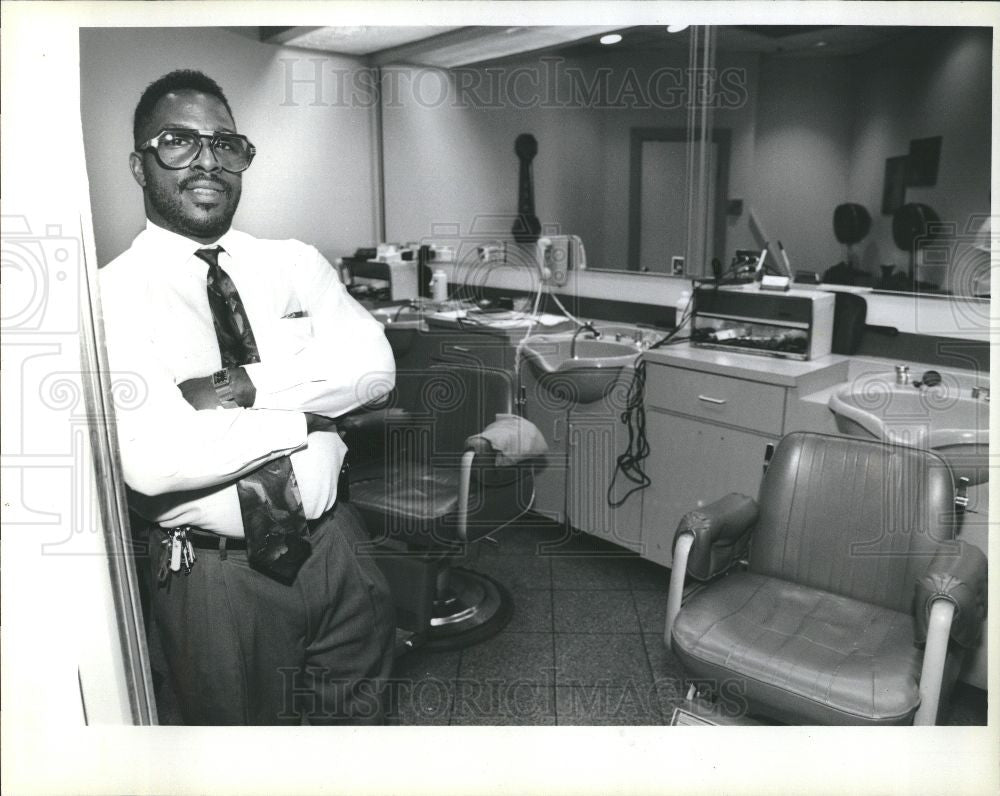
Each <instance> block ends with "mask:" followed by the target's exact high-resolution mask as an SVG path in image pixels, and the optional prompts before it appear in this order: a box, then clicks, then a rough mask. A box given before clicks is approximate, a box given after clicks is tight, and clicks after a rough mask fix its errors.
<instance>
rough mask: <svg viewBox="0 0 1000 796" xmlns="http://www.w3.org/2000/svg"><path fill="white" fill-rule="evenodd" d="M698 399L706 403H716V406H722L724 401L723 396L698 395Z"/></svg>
mask: <svg viewBox="0 0 1000 796" xmlns="http://www.w3.org/2000/svg"><path fill="white" fill-rule="evenodd" d="M698 400H699V401H704V402H705V403H707V404H716V405H718V406H722V405H723V404H724V403H725V402H726V399H725V398H712V397H711V396H710V395H699V396H698Z"/></svg>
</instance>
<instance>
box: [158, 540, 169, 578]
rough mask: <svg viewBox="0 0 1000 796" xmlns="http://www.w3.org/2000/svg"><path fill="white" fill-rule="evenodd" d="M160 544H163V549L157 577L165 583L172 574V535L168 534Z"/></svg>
mask: <svg viewBox="0 0 1000 796" xmlns="http://www.w3.org/2000/svg"><path fill="white" fill-rule="evenodd" d="M160 544H161V545H163V549H162V550H160V568H159V569H158V570H157V571H156V579H157V580H158V581H159V582H160V583H165V582H166V580H167V578H168V577H169V575H170V553H169V545H170V537H169V536H168V537H167V538H166V539H164V540H163V541H162V542H160Z"/></svg>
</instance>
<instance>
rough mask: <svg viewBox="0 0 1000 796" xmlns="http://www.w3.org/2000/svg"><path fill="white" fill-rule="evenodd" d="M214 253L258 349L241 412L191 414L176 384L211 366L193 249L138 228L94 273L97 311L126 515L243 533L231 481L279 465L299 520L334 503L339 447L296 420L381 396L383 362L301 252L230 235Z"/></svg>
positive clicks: (343, 294) (202, 286)
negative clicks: (292, 487) (295, 496)
mask: <svg viewBox="0 0 1000 796" xmlns="http://www.w3.org/2000/svg"><path fill="white" fill-rule="evenodd" d="M213 245H215V244H213ZM217 245H219V246H222V248H223V249H224V250H225V252H224V253H223V254H221V255H220V256H219V265H220V266H222V268H224V269H225V271H226V272H227V273H228V274H229V275H230V277H232V280H233V282H234V283H235V284H236V288H237V290H239V293H240V297H241V298H242V300H243V304H244V307H245V308H246V312H247V316H248V317H249V319H250V324H251V326H252V328H253V333H254V337H255V338H256V341H257V347H258V350H259V353H260V359H261V361H260V362H259V363H255V364H251V365H246V366H245V368H246V372H247V374H248V375H249V377H250V379H251V381H252V382H253V384H254V386H255V387H256V389H257V395H256V397H255V399H254V404H253V407H251V408H236V409H221V408H220V409H214V410H202V411H198V410H195V409H194V408H193V407H192V406H191V405H190V404H188V403H187V401H186V400H185V399H184V397H183V396H182V395H181V391H180V389H179V388H178V387H177V385H178V384H180V383H182V382H184V381H186V380H187V379H192V378H199V377H204V376H210V375H211V374H212V373H213V372H215V371H216V370H218V369H219V368H221V367H222V364H221V360H220V355H219V346H218V342H217V339H216V335H215V329H214V327H213V323H212V312H211V309H210V308H209V305H208V293H207V280H206V277H207V273H208V265H207V264H206V263H205V262H204V261H203V260H201V259H200V258H198V257H196V256H195V252H196V251H197V250H198V249H199V248H202V244H199V243H197V242H196V241H192V240H189V239H188V238H185V237H183V236H181V235H177V234H175V233H173V232H169V231H167V230H165V229H163V228H161V227H158V226H156V225H155V224H153V223H152V222H147V225H146V229H145V230H144V231H143V232H141V233H140V234H139V235H138V236H137V237H136V239H135V241H134V242H133V243H132V246H131V247H130V248H129V249H128V250H127V251H125V252H124V253H123V254H121V255H120V256H118V257H117V258H115V260H113V261H112V262H111V263H109V264H108V265H107V266H106V267H105V268H103V269H101V271H100V289H101V303H102V307H103V312H104V327H105V336H106V339H107V348H108V359H109V364H110V368H111V371H112V374H111V376H112V381H113V382H118V383H119V385H120V386H119V387H118V388H117V389H114V390H113V393H114V394H115V407H116V414H117V419H118V437H119V445H120V448H121V458H122V465H123V468H124V471H125V481H126V483H127V484H128V485H129V487H130V488H131V490H132V491H133V495H132V499H130V505H131V506H132V507H133V509H134V510H136V511H137V512H138V513H139V514H141V515H142V516H144V517H146V518H147V519H149V520H153V521H155V522H158V523H160V524H161V525H164V526H166V527H173V526H177V525H194V526H196V527H199V528H204V529H206V530H210V531H214V532H216V533H220V534H223V535H226V536H243V520H242V517H241V514H240V505H239V498H238V496H237V492H236V486H235V482H236V481H237V480H238V479H239V478H240V477H241V476H242V475H244V474H246V473H248V472H250V471H251V470H254V469H255V468H257V467H259V466H260V465H261V464H263V463H264V462H267V461H270V460H272V459H276V458H278V457H280V456H284V455H286V454H290V456H291V461H292V467H293V469H294V470H295V476H296V480H297V481H298V485H299V491H300V492H301V495H302V504H303V508H304V509H305V514H306V517H307V518H309V519H315V518H316V517H319V516H320V515H321V514H322V513H323V512H325V511H326V510H327V509H329V508H330V507H332V506H333V504H334V502H335V501H336V498H337V478H338V476H339V474H340V468H341V464H342V463H343V459H344V454H345V453H346V447H345V445H344V443H343V441H342V440H341V439H340V437H339V435H338V434H337V433H336V431H333V430H330V431H319V432H313V433H312V434H308V435H307V434H306V419H305V415H304V414H303V412H315V413H317V414H323V415H327V416H330V417H336V416H338V415H342V414H344V413H345V412H348V411H350V410H352V409H355V408H357V407H359V406H361V405H362V404H364V403H367V402H369V401H371V400H373V399H375V398H377V397H378V396H380V395H384V394H385V393H386V392H388V391H389V390H390V389H391V388H392V386H393V383H394V380H395V365H394V362H393V357H392V351H391V349H390V348H389V344H388V342H387V341H386V339H385V334H384V332H383V330H382V325H381V324H380V323H379V322H378V321H376V320H375V319H374V318H372V316H371V315H370V314H369V313H368V312H367V311H365V309H364V308H363V307H362V306H361V305H360V304H358V303H357V302H356V301H355V300H354V299H353V298H351V296H349V295H348V293H347V291H346V290H345V289H344V286H343V285H342V284H341V283H340V279H339V277H338V275H337V272H336V270H335V269H334V268H333V267H332V266H331V265H330V263H329V262H328V261H327V260H326V259H325V258H324V257H323V256H322V255H321V254H320V253H319V252H318V251H317V250H316V249H315V248H314V247H312V246H308V245H306V244H304V243H301V242H299V241H296V240H284V241H274V240H260V239H257V238H254V237H252V236H250V235H247V234H245V233H243V232H238V231H236V230H230V231H229V232H227V233H226V234H225V235H224V236H223V237H222V238H221V239H220V240H219V241H218V244H217ZM293 313H302V316H301V317H293V318H290V317H287V316H289V315H291V314H293ZM130 383H131V384H134V391H133V390H132V389H130V387H129V386H126V385H129V384H130Z"/></svg>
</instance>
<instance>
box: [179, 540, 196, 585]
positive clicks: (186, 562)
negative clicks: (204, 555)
mask: <svg viewBox="0 0 1000 796" xmlns="http://www.w3.org/2000/svg"><path fill="white" fill-rule="evenodd" d="M182 535H183V537H184V540H183V542H182V543H181V544H182V548H181V549H182V550H183V556H182V560H181V566H182V567H184V574H185V575H190V574H191V567H192V566H194V546H193V545H192V544H191V540H190V539H188V538H187V534H186V533H184V532H182Z"/></svg>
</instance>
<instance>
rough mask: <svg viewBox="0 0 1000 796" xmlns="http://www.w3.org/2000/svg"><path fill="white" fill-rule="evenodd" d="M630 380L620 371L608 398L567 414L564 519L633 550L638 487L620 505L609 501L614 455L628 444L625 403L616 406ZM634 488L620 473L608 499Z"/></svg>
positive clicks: (638, 522) (637, 544) (638, 523)
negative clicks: (624, 420)
mask: <svg viewBox="0 0 1000 796" xmlns="http://www.w3.org/2000/svg"><path fill="white" fill-rule="evenodd" d="M631 378H632V371H631V370H628V369H627V370H625V371H623V373H622V376H620V377H619V383H618V384H617V385H616V386H615V388H613V389H612V391H611V394H610V395H609V397H608V400H606V401H599V402H595V403H594V404H587V405H582V406H580V407H579V408H577V409H575V410H571V411H570V412H569V417H568V439H567V442H568V445H567V448H568V455H567V469H566V476H567V477H566V519H567V521H568V522H569V524H570V525H571V526H573V527H574V528H576V529H577V530H580V531H584V532H585V533H589V534H593V535H594V536H600V537H601V538H603V539H607V540H608V541H609V542H614V543H615V544H617V545H620V546H621V547H625V548H628V549H630V550H636V551H638V550H640V548H641V544H642V539H641V537H642V492H643V490H638V491H636V492H634V493H633V494H632V495H630V496H629V498H628V499H627V500H626V501H625V502H624V503H623V504H622V505H621V506H612V505H610V504H609V503H608V490H609V489H610V488H611V482H612V478H614V475H615V469H616V463H617V459H618V457H619V456H620V455H621V454H622V453H624V452H625V450H626V448H627V446H628V429H627V428H626V427H625V425H623V424H622V422H621V412H622V409H623V408H624V407H623V406H621V405H620V404H621V402H622V401H623V400H624V397H625V396H626V394H627V390H628V382H629V381H630V380H631ZM618 388H620V389H618ZM633 486H635V484H633V483H632V482H631V481H629V480H628V479H627V478H625V477H624V476H621V475H619V478H618V481H617V482H615V484H614V489H613V491H612V495H611V496H612V498H613V499H614V500H616V501H619V500H621V499H622V498H623V497H624V496H625V495H626V493H627V492H628V491H629V489H631V488H632V487H633Z"/></svg>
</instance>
